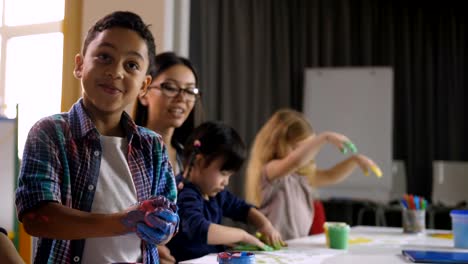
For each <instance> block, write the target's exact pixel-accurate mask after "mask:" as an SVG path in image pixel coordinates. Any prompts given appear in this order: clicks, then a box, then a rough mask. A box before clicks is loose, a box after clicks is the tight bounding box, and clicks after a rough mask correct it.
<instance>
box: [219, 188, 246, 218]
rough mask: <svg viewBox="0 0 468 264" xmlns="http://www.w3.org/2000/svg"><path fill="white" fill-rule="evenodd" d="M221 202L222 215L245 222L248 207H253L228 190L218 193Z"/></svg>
mask: <svg viewBox="0 0 468 264" xmlns="http://www.w3.org/2000/svg"><path fill="white" fill-rule="evenodd" d="M220 194H221V199H222V204H223V216H225V217H229V218H231V219H232V220H235V221H241V222H244V223H245V222H247V216H248V214H249V210H250V208H252V207H254V206H253V205H251V204H248V203H247V202H245V201H244V200H243V199H240V198H238V197H237V196H235V195H233V194H232V193H231V192H229V191H223V192H221V193H220Z"/></svg>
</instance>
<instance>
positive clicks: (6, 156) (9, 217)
mask: <svg viewBox="0 0 468 264" xmlns="http://www.w3.org/2000/svg"><path fill="white" fill-rule="evenodd" d="M15 128H16V120H15V119H6V118H3V117H0V199H1V202H0V226H1V227H3V228H5V229H6V230H8V231H13V228H14V219H15V179H16V177H17V175H16V172H15V165H16V164H15V159H16V157H17V155H18V154H16V144H15V140H16V134H15V133H16V131H15Z"/></svg>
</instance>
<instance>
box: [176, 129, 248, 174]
mask: <svg viewBox="0 0 468 264" xmlns="http://www.w3.org/2000/svg"><path fill="white" fill-rule="evenodd" d="M196 140H198V141H200V145H199V146H196V144H195V145H194V142H195V141H196ZM195 154H202V155H203V156H204V157H205V160H206V166H208V164H209V163H211V162H213V161H214V160H215V159H218V158H222V159H223V161H224V162H223V165H222V166H221V170H222V171H233V172H236V171H238V170H239V169H240V168H241V166H242V163H243V162H244V160H245V158H246V149H245V144H244V142H243V141H242V139H241V137H240V136H239V134H238V133H237V132H236V130H234V128H232V127H230V126H228V125H226V124H224V123H221V122H213V121H208V122H204V123H202V124H201V125H200V126H198V127H197V128H195V130H194V131H193V133H192V134H191V135H190V137H189V138H188V140H187V142H186V144H185V148H184V157H185V160H186V161H187V163H188V164H187V165H188V166H191V164H190V163H193V158H194V157H195Z"/></svg>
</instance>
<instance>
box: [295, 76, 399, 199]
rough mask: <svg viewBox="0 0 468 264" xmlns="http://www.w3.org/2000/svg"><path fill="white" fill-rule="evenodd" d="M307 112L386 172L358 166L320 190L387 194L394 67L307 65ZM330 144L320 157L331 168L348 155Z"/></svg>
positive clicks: (317, 126) (339, 194)
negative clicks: (376, 172) (366, 171)
mask: <svg viewBox="0 0 468 264" xmlns="http://www.w3.org/2000/svg"><path fill="white" fill-rule="evenodd" d="M303 103H304V104H303V106H304V114H305V115H306V116H307V118H308V119H309V120H310V122H311V124H312V127H313V128H314V130H315V131H316V132H323V131H330V130H331V131H336V132H339V133H342V134H344V135H346V136H347V137H348V138H350V139H351V141H353V142H354V143H355V144H356V146H357V148H358V151H359V153H362V154H364V155H366V156H368V157H370V158H371V159H372V160H374V161H375V162H376V163H377V164H378V165H379V166H380V168H381V169H382V172H383V177H382V178H377V177H376V176H375V175H374V174H373V173H369V175H370V176H369V177H366V176H364V174H363V173H362V171H361V170H360V169H357V170H355V171H354V172H353V174H352V175H350V176H349V177H348V178H347V179H346V180H344V181H343V182H341V183H339V184H336V185H332V186H330V187H325V188H321V189H320V190H319V194H320V197H321V198H322V199H328V198H331V197H335V198H357V199H361V198H362V199H371V200H375V201H380V202H386V201H388V200H389V195H390V190H391V184H392V158H393V155H392V148H393V145H392V135H393V71H392V69H391V68H386V67H377V68H362V67H356V68H355V67H353V68H310V69H306V70H305V80H304V102H303ZM348 156H349V154H347V155H346V156H344V155H343V154H341V152H340V151H339V150H338V149H337V148H336V147H334V146H331V145H326V146H325V147H324V148H323V150H322V151H321V152H320V153H319V154H318V156H317V159H316V163H317V167H318V168H320V169H327V168H329V167H331V166H332V165H334V164H336V163H338V162H340V161H341V160H344V159H345V158H346V157H348Z"/></svg>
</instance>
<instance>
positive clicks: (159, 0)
mask: <svg viewBox="0 0 468 264" xmlns="http://www.w3.org/2000/svg"><path fill="white" fill-rule="evenodd" d="M165 7H166V1H165V0H138V1H134V0H133V1H132V0H99V1H95V0H84V1H83V12H82V14H83V20H82V21H83V24H82V27H81V30H82V34H81V36H82V37H81V41H82V42H83V40H84V36H86V32H87V31H88V29H89V28H90V27H91V26H92V25H93V24H94V22H96V21H97V20H98V19H100V18H102V17H103V16H105V15H107V14H109V13H111V12H113V11H119V10H121V11H132V12H134V13H136V14H138V15H140V16H141V17H142V19H143V21H145V23H146V24H151V28H150V29H151V32H152V33H153V35H154V38H155V40H156V47H157V48H156V49H157V51H158V52H159V51H162V49H161V48H163V49H164V48H165V47H164V46H163V43H164V37H165V33H164V19H165V17H164V14H165Z"/></svg>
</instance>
